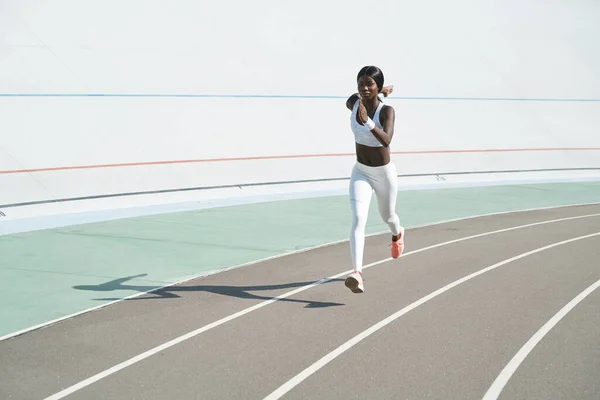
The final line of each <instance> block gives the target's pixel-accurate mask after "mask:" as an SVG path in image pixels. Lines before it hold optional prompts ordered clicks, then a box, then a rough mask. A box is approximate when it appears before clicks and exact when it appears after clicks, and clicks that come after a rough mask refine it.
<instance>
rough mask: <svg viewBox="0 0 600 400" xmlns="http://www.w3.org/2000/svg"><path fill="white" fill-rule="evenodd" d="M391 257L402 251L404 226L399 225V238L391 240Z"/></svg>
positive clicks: (398, 254) (398, 255) (396, 256)
mask: <svg viewBox="0 0 600 400" xmlns="http://www.w3.org/2000/svg"><path fill="white" fill-rule="evenodd" d="M391 246H392V258H398V257H400V255H401V254H402V252H403V251H404V228H402V227H400V238H398V240H396V241H393V240H392V244H391Z"/></svg>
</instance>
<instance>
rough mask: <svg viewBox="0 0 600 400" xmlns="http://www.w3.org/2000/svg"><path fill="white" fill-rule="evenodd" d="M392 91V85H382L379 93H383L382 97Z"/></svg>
mask: <svg viewBox="0 0 600 400" xmlns="http://www.w3.org/2000/svg"><path fill="white" fill-rule="evenodd" d="M393 91H394V85H391V86H384V87H383V88H382V89H381V92H380V93H381V94H382V95H383V97H388V96H389V95H390V94H392V92H393Z"/></svg>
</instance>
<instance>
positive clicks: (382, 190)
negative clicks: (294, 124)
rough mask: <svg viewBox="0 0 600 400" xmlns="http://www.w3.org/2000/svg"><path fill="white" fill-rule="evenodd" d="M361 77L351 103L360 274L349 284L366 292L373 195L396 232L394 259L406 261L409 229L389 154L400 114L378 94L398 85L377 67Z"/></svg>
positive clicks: (354, 244)
mask: <svg viewBox="0 0 600 400" xmlns="http://www.w3.org/2000/svg"><path fill="white" fill-rule="evenodd" d="M356 79H357V83H358V93H354V94H353V95H352V96H350V97H349V98H348V100H346V107H347V108H348V109H349V110H351V111H352V114H351V117H350V127H351V129H352V132H354V141H355V142H356V163H355V164H354V168H353V169H352V175H351V177H350V205H351V208H352V231H351V233H350V251H351V255H352V264H353V267H354V272H353V273H352V274H351V275H350V276H348V277H347V278H346V281H345V285H346V286H347V287H348V288H349V289H350V290H351V291H352V292H353V293H363V292H364V284H363V276H362V267H363V265H362V264H363V251H364V246H365V226H366V224H367V216H368V213H369V205H370V203H371V196H372V194H373V192H375V196H376V197H377V203H378V206H379V214H380V215H381V218H382V219H383V221H384V222H385V223H387V224H388V226H389V228H390V231H391V233H392V243H391V246H392V257H393V258H398V257H400V255H401V254H402V252H403V251H404V228H403V227H402V226H400V220H399V218H398V215H397V214H396V196H397V194H398V182H397V175H398V174H397V172H396V166H395V165H394V163H393V162H391V160H390V150H389V146H390V143H391V142H392V137H393V136H394V120H395V113H394V109H393V108H392V107H391V106H389V105H384V104H383V101H382V100H381V99H380V98H379V96H378V94H380V93H381V94H383V96H384V97H387V96H388V95H389V94H390V93H391V92H392V90H393V86H388V87H384V86H383V72H382V71H381V70H380V69H379V68H377V67H375V66H366V67H363V68H362V69H361V70H360V72H359V73H358V76H357V77H356Z"/></svg>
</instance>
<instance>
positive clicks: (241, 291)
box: [73, 274, 344, 308]
mask: <svg viewBox="0 0 600 400" xmlns="http://www.w3.org/2000/svg"><path fill="white" fill-rule="evenodd" d="M146 275H147V274H138V275H132V276H127V277H124V278H118V279H114V280H112V281H108V282H105V283H101V284H99V285H76V286H73V289H76V290H87V291H93V292H112V291H117V290H128V291H137V292H140V293H145V294H146V296H143V297H142V296H140V297H134V298H131V299H126V300H127V301H132V300H152V299H172V298H180V297H181V296H179V295H178V294H177V293H176V292H207V293H215V294H220V295H223V296H230V297H237V298H240V299H254V300H272V299H274V298H275V297H276V296H261V295H257V294H253V293H250V291H265V290H278V289H293V288H299V287H302V286H306V285H310V284H311V283H314V282H315V281H308V282H290V283H281V284H277V285H258V286H229V285H220V286H215V285H200V286H169V287H164V288H158V287H157V286H148V285H129V284H126V283H125V282H127V281H129V280H131V279H134V278H140V277H143V276H146ZM342 280H343V279H332V280H331V281H329V282H336V281H338V282H339V281H342ZM326 283H328V282H326ZM121 299H122V298H121V297H117V298H100V299H94V300H101V301H107V300H121ZM279 301H287V302H292V303H305V304H306V307H305V308H323V307H333V306H343V305H344V304H342V303H333V302H321V301H310V300H297V299H290V298H284V299H280V300H279Z"/></svg>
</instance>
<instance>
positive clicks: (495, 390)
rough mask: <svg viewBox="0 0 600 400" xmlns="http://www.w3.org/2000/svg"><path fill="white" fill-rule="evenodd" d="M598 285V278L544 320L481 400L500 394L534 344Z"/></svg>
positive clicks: (599, 283) (492, 398)
mask: <svg viewBox="0 0 600 400" xmlns="http://www.w3.org/2000/svg"><path fill="white" fill-rule="evenodd" d="M598 287H600V280H597V281H596V283H594V284H592V285H591V286H589V287H588V288H587V289H585V290H584V291H583V292H581V293H579V294H578V295H577V296H576V297H575V298H574V299H573V300H571V301H570V302H569V303H567V304H566V305H565V306H564V307H563V308H562V309H561V310H560V311H559V312H557V313H556V314H554V316H553V317H552V318H551V319H550V320H549V321H548V322H546V323H545V324H544V325H543V326H542V327H541V328H540V329H539V330H538V331H537V332H536V333H535V334H534V335H533V336H532V337H531V338H530V339H529V340H528V341H527V342H526V343H525V344H524V345H523V347H521V349H520V350H519V351H518V352H517V354H515V356H514V357H513V358H512V359H511V360H510V362H509V363H508V364H507V365H506V366H505V367H504V369H503V370H502V371H501V372H500V374H499V375H498V377H497V378H496V380H494V383H492V385H491V386H490V388H489V389H488V391H487V392H486V393H485V395H484V396H483V400H495V399H497V398H498V396H500V393H501V392H502V390H503V389H504V386H506V384H507V383H508V381H509V379H510V378H511V377H512V375H513V374H514V373H515V371H516V370H517V368H519V366H520V365H521V363H522V362H523V360H525V358H526V357H527V356H528V355H529V353H530V352H531V351H532V350H533V349H534V347H535V346H537V344H538V343H539V342H540V341H541V340H542V339H543V338H544V336H546V334H547V333H548V332H549V331H550V330H551V329H552V328H554V326H555V325H556V324H558V323H559V322H560V320H561V319H563V317H564V316H565V315H567V314H568V313H569V311H571V310H572V309H573V308H575V307H576V306H577V304H579V303H581V302H582V301H583V300H584V299H585V298H586V297H587V296H588V295H590V294H591V293H592V292H593V291H594V290H596V289H598Z"/></svg>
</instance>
